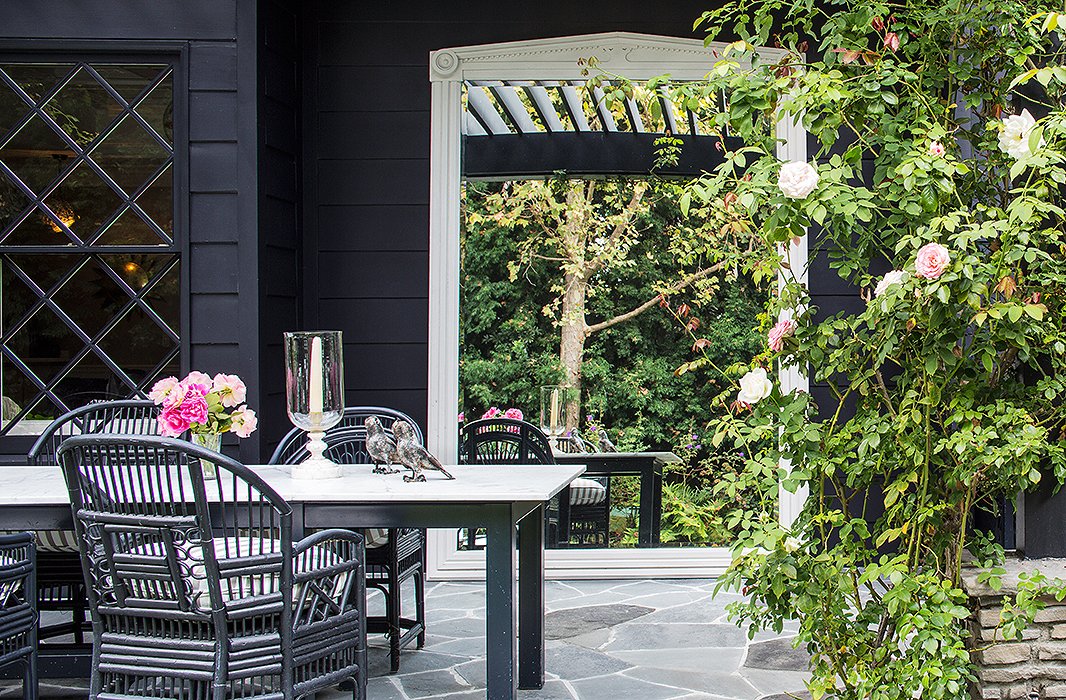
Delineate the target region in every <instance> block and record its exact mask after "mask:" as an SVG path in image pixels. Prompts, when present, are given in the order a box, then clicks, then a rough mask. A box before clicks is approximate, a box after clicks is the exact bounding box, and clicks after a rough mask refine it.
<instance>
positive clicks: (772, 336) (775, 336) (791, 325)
mask: <svg viewBox="0 0 1066 700" xmlns="http://www.w3.org/2000/svg"><path fill="white" fill-rule="evenodd" d="M796 325H797V324H796V322H795V321H793V320H792V319H791V318H786V319H784V320H782V321H778V322H777V324H775V325H774V327H773V328H771V329H770V333H769V335H768V340H769V344H770V349H771V350H773V351H774V352H781V350H782V348H784V347H785V338H790V337H792V336H793V335H795V334H796Z"/></svg>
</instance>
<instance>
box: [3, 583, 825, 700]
mask: <svg viewBox="0 0 1066 700" xmlns="http://www.w3.org/2000/svg"><path fill="white" fill-rule="evenodd" d="M713 589H714V582H713V581H706V580H704V581H681V580H676V581H675V580H638V581H634V580H627V581H549V582H548V583H547V584H546V591H545V594H546V600H547V604H546V607H547V610H548V613H547V617H546V619H545V638H546V640H547V652H546V654H547V660H546V668H547V682H546V683H545V685H544V688H543V689H542V690H539V691H532V690H526V691H522V692H521V697H523V698H539V699H543V700H575V699H576V700H600V699H601V698H602V699H604V700H623V699H629V698H633V699H639V700H669V699H675V698H676V699H678V700H680V699H681V698H685V699H695V698H707V699H710V700H721V699H736V700H757V699H759V698H767V699H769V698H774V699H775V700H784V698H788V697H791V696H798V697H807V695H806V694H805V693H804V691H803V687H804V683H803V681H804V679H805V678H806V674H805V669H806V666H807V657H806V655H805V654H804V652H802V651H799V650H795V649H793V648H792V644H791V635H790V633H789V632H786V633H785V634H784V635H782V636H778V635H774V634H767V633H760V634H759V635H757V636H756V638H755V639H754V640H752V641H750V642H749V641H748V639H747V636H746V635H745V634H744V632H743V631H742V630H740V629H738V628H737V627H736V626H735V625H733V624H732V623H730V622H729V621H728V619H727V615H726V610H725V607H726V605H727V604H728V603H729V602H731V601H734V600H739V599H740V597H739V596H737V595H734V594H724V593H723V594H720V595H718V596H717V597H713V596H712V592H713ZM374 604H378V605H380V600H374V601H372V605H371V609H370V612H371V613H374V612H376V611H375V609H374V607H373V605H374ZM427 609H428V613H427V617H428V623H429V625H428V626H429V634H428V636H427V640H426V647H425V649H422V650H413V649H412V650H405V651H404V654H403V657H402V662H401V668H400V673H398V674H396V675H389V674H388V668H389V662H388V648H387V645H386V644H385V642H384V641H383V639H382V638H381V637H380V636H374V637H372V638H371V640H370V641H371V651H370V663H369V666H370V681H369V683H368V696H369V698H370V700H416V699H417V700H423V699H429V698H448V699H449V700H450V699H453V698H454V699H461V698H484V697H485V691H484V688H485V664H484V654H485V643H484V638H483V637H484V632H485V622H484V620H485V595H484V584H482V583H448V582H446V583H435V584H430V586H429V588H428V591H427ZM85 692H86V690H85V685H84V684H83V683H78V682H54V681H44V682H42V685H41V696H42V697H46V698H49V697H50V698H75V697H81V698H84V697H85ZM20 695H21V687H19V686H16V685H12V684H10V683H5V684H3V685H0V700H6V699H7V698H14V697H20ZM349 698H351V694H350V693H347V692H340V691H335V692H330V693H325V694H322V695H320V696H319V700H348V699H349Z"/></svg>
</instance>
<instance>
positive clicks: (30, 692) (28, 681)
mask: <svg viewBox="0 0 1066 700" xmlns="http://www.w3.org/2000/svg"><path fill="white" fill-rule="evenodd" d="M37 692H38V683H37V652H36V651H34V652H33V653H32V654H30V655H29V656H28V657H26V661H25V663H24V664H23V671H22V700H37Z"/></svg>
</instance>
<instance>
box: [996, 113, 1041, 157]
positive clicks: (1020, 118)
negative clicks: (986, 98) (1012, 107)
mask: <svg viewBox="0 0 1066 700" xmlns="http://www.w3.org/2000/svg"><path fill="white" fill-rule="evenodd" d="M1034 126H1036V119H1034V118H1033V115H1032V114H1029V110H1027V109H1025V110H1022V113H1021V114H1012V115H1011V116H1009V117H1006V118H1005V119H1004V120H1003V127H1002V129H1001V130H1000V132H999V147H1000V149H1001V150H1003V152H1004V153H1007V154H1008V155H1010V156H1011V157H1012V158H1023V157H1025V156H1027V155H1029V133H1030V132H1031V131H1032V130H1033V127H1034Z"/></svg>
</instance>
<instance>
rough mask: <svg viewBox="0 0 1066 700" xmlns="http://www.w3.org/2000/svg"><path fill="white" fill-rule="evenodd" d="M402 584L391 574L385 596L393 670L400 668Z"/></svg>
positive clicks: (391, 671) (392, 671)
mask: <svg viewBox="0 0 1066 700" xmlns="http://www.w3.org/2000/svg"><path fill="white" fill-rule="evenodd" d="M401 597H402V596H401V595H400V584H399V582H398V581H396V580H395V577H393V576H389V594H388V595H387V596H385V617H386V619H387V622H388V625H389V661H390V668H391V670H390V671H389V673H396V672H397V671H399V670H400V635H401V630H400V602H401Z"/></svg>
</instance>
